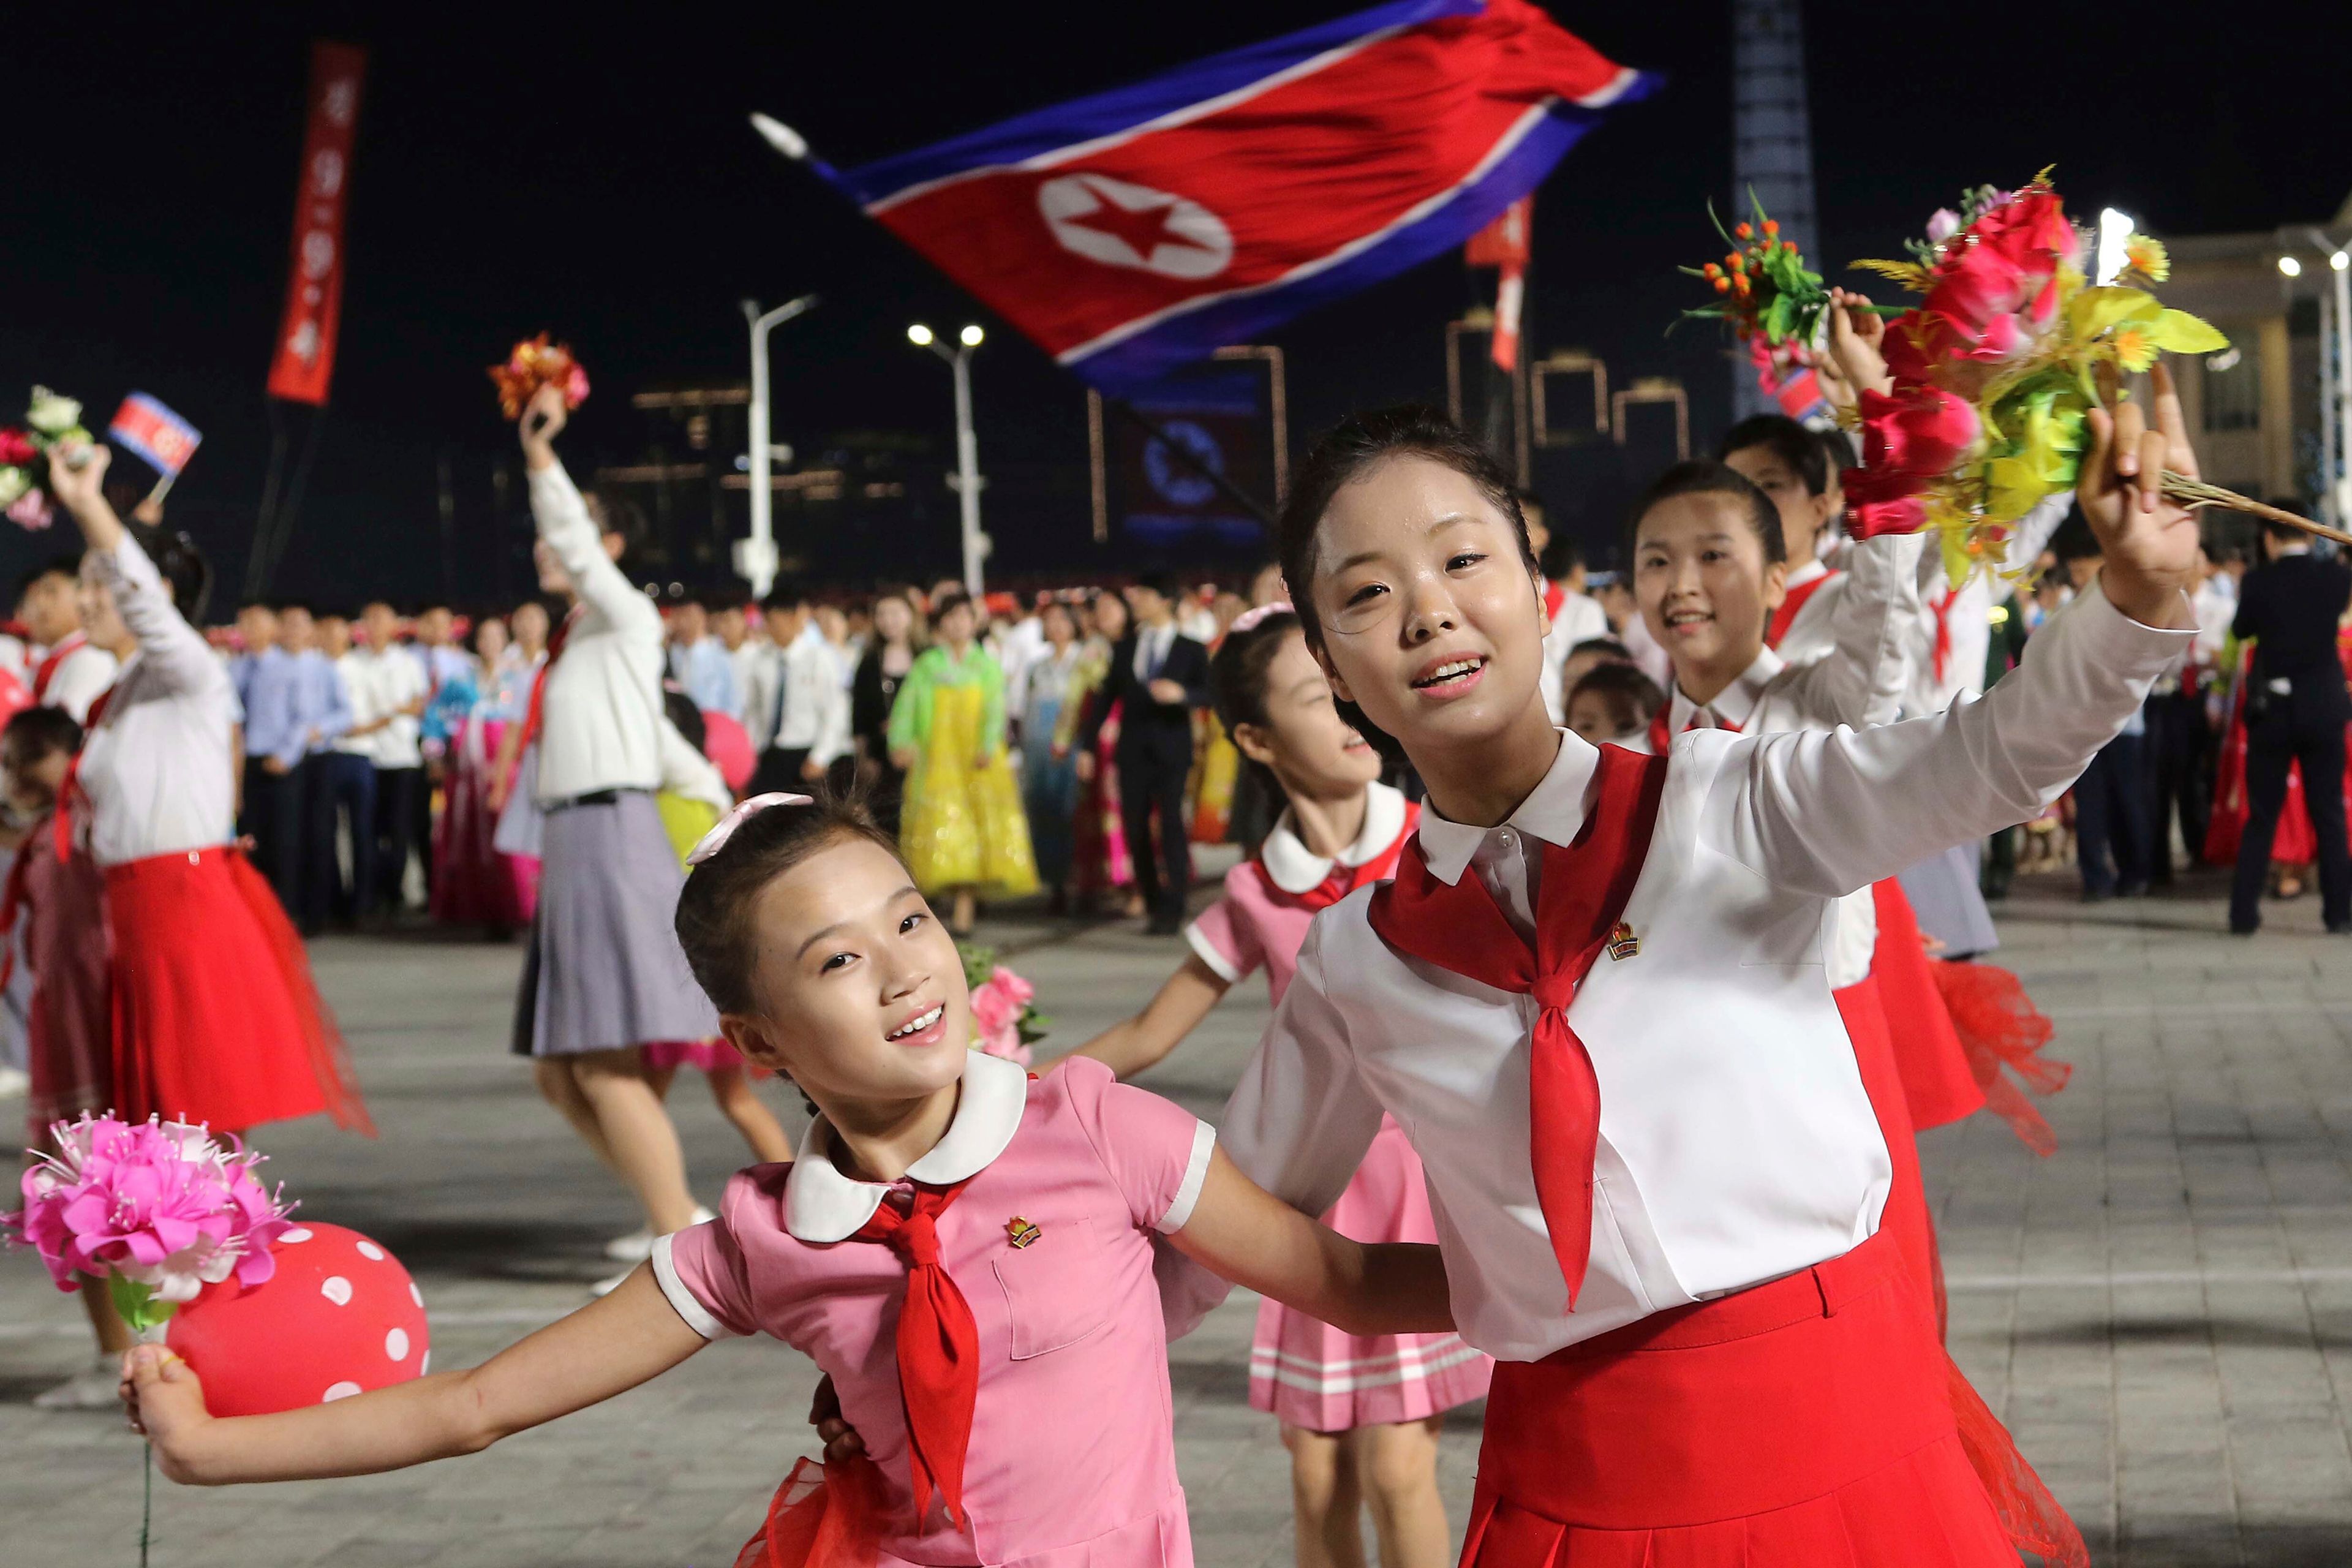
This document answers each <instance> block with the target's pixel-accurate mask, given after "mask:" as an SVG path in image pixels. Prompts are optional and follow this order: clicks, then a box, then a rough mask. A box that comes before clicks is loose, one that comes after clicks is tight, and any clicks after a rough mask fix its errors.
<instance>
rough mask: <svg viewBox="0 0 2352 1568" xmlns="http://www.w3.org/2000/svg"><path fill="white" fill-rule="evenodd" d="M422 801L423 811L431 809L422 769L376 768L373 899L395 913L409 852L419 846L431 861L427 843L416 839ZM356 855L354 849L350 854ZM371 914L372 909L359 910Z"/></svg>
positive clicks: (398, 905) (399, 902)
mask: <svg viewBox="0 0 2352 1568" xmlns="http://www.w3.org/2000/svg"><path fill="white" fill-rule="evenodd" d="M419 796H424V797H425V809H426V810H427V811H428V812H429V811H430V810H431V809H432V798H431V796H430V795H427V794H426V791H425V770H424V769H423V768H378V769H376V771H375V831H374V832H373V834H372V835H371V836H370V847H372V848H373V850H374V851H375V857H376V860H375V899H376V902H377V903H378V904H379V905H382V906H383V907H385V908H389V909H394V910H397V909H399V908H400V907H401V889H402V887H403V885H404V883H405V882H406V881H407V880H408V857H409V854H410V852H411V851H412V850H415V849H417V848H419V847H422V848H423V849H424V851H425V861H426V863H427V864H428V865H429V864H430V863H431V861H432V859H433V845H432V842H431V840H430V839H429V838H428V839H425V840H424V841H422V843H421V844H420V841H419V840H418V838H417V837H416V802H417V799H418V797H419ZM357 852H358V850H357V847H356V846H354V847H353V853H354V854H356V853H357ZM373 912H374V911H373V910H362V913H369V914H373Z"/></svg>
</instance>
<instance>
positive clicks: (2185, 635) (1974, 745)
mask: <svg viewBox="0 0 2352 1568" xmlns="http://www.w3.org/2000/svg"><path fill="white" fill-rule="evenodd" d="M2195 636H2196V633H2195V631H2194V629H2193V628H2191V629H2188V630H2178V631H2170V630H2168V631H2159V630H2157V629H2156V628H2154V627H2151V626H2142V625H2140V624H2139V623H2138V622H2137V621H2134V620H2132V619H2130V618H2129V617H2127V616H2125V615H2124V614H2123V612H2122V611H2120V610H2118V609H2116V607H2115V605H2113V604H2112V603H2111V602H2110V601H2109V600H2108V598H2107V596H2106V595H2105V593H2103V592H2096V591H2094V592H2091V593H2086V594H2084V595H2081V596H2080V597H2079V598H2077V599H2076V600H2075V601H2074V603H2073V604H2072V605H2069V606H2068V607H2067V609H2066V611H2065V612H2064V613H2063V614H2062V615H2059V616H2053V618H2052V619H2051V620H2050V621H2049V622H2048V623H2047V624H2045V625H2044V626H2042V629H2041V630H2040V631H2039V632H2036V633H2035V634H2034V636H2033V638H2032V641H2031V642H2029V643H2028V644H2027V645H2026V648H2025V658H2024V660H2023V662H2022V663H2021V664H2020V665H2019V667H2018V669H2017V671H2016V673H2015V674H2013V675H2011V677H2010V678H2009V679H2006V680H2004V681H2002V682H2000V684H1999V685H1998V686H1996V687H1994V688H1993V689H1992V690H1991V691H1990V692H1988V693H1986V694H1985V695H1984V696H1983V697H1981V698H1979V699H1977V700H1974V701H1971V702H1961V703H1957V704H1955V705H1954V706H1952V707H1951V708H1949V709H1948V710H1945V711H1944V712H1941V713H1937V714H1934V715H1931V716H1929V717H1927V718H1924V719H1913V720H1908V721H1905V722H1903V723H1899V724H1886V725H1882V726H1879V727H1877V728H1875V729H1868V730H1839V731H1832V732H1828V733H1823V732H1819V731H1784V732H1782V733H1779V734H1773V735H1756V736H1744V737H1740V738H1738V739H1736V740H1731V741H1729V742H1725V741H1724V740H1722V739H1719V738H1718V737H1720V736H1722V735H1723V734H1724V732H1723V731H1692V732H1690V733H1689V734H1687V735H1685V736H1683V737H1680V738H1678V739H1677V740H1676V742H1675V753H1676V756H1677V758H1678V759H1680V758H1683V757H1684V756H1685V754H1686V753H1695V754H1692V755H1691V756H1690V760H1691V761H1693V762H1696V763H1699V765H1701V766H1705V765H1706V752H1708V751H1714V752H1716V753H1717V768H1718V770H1719V771H1718V772H1717V774H1716V776H1715V779H1714V781H1713V783H1712V784H1711V785H1709V786H1708V789H1707V794H1706V805H1705V806H1704V807H1703V810H1704V812H1705V818H1704V820H1703V822H1702V824H1701V826H1700V835H1701V837H1702V840H1703V841H1704V842H1705V843H1706V845H1707V847H1709V848H1712V849H1715V850H1717V851H1719V852H1721V853H1723V854H1726V855H1728V856H1730V857H1731V858H1734V859H1736V860H1738V861H1739V862H1740V863H1741V864H1742V865H1745V866H1747V867H1748V868H1750V869H1752V870H1754V871H1756V872H1757V873H1758V874H1759V875H1761V876H1763V877H1764V878H1766V879H1769V880H1770V881H1772V882H1774V883H1776V884H1778V885H1780V886H1782V887H1786V888H1790V889H1796V890H1798V891H1801V892H1808V893H1812V894H1816V895H1819V896H1822V897H1834V896H1837V895H1841V894H1844V893H1850V892H1852V891H1853V890H1854V889H1857V888H1863V887H1867V886H1868V885H1869V884H1870V883H1872V882H1874V881H1877V880H1878V879H1881V878H1883V877H1891V876H1893V875H1895V872H1897V871H1899V870H1901V869H1902V868H1904V867H1906V866H1908V865H1910V864H1912V863H1913V862H1915V861H1916V860H1919V859H1922V858H1926V857H1927V856H1928V855H1930V854H1932V853H1935V852H1936V851H1937V850H1941V849H1944V848H1948V847H1950V846H1952V845H1954V844H1960V843H1965V842H1967V841H1968V840H1969V839H1971V838H1980V837H1984V836H1985V835H1986V834H1989V833H1992V832H1995V831H1997V830H1999V829H2000V828H2003V827H2008V826H2013V825H2015V824H2017V823H2020V822H2023V821H2026V820H2027V819H2029V818H2031V817H2032V816H2035V815H2037V814H2038V813H2040V812H2041V811H2042V808H2043V807H2044V806H2046V805H2049V804H2050V802H2052V801H2053V800H2055V799H2056V798H2057V797H2058V796H2059V795H2060V794H2061V793H2063V791H2064V790H2065V789H2066V787H2067V786H2068V785H2069V784H2073V783H2074V780H2075V779H2076V778H2077V777H2079V776H2080V775H2081V773H2082V772H2083V770H2084V768H2085V767H2086V766H2088V765H2089V763H2090V760H2091V758H2092V757H2093V756H2095V754H2096V753H2097V752H2098V751H2099V749H2100V748H2101V747H2102V746H2105V744H2106V743H2107V742H2109V741H2111V740H2113V739H2114V738H2115V737H2116V735H2117V734H2118V733H2120V732H2121V731H2122V730H2123V727H2124V725H2125V724H2126V722H2127V721H2129V720H2130V718H2131V716H2132V715H2133V714H2134V713H2136V712H2137V711H2138V710H2139V705H2140V703H2141V702H2142V701H2143V700H2146V698H2147V690H2148V688H2149V686H2150V685H2152V684H2153V683H2154V682H2155V680H2156V679H2157V677H2158V676H2159V675H2161V674H2162V673H2163V672H2164V670H2165V669H2166V668H2167V667H2168V666H2169V665H2170V664H2171V663H2172V661H2173V660H2174V659H2176V658H2179V653H2180V650H2181V648H2182V647H2185V646H2186V645H2187V644H2188V643H2189V640H2191V639H2192V638H2193V637H2195Z"/></svg>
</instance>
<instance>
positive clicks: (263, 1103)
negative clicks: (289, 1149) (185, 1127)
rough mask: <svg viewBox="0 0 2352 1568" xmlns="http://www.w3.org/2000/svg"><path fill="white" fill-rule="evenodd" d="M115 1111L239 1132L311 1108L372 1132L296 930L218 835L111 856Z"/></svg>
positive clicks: (108, 900)
mask: <svg viewBox="0 0 2352 1568" xmlns="http://www.w3.org/2000/svg"><path fill="white" fill-rule="evenodd" d="M106 917H107V925H108V928H109V931H110V935H111V938H112V942H111V945H112V948H113V956H114V974H113V982H114V984H113V1015H114V1092H115V1096H116V1100H115V1110H116V1112H117V1113H118V1114H119V1115H121V1116H122V1117H124V1118H126V1119H127V1120H131V1121H141V1120H143V1119H145V1118H146V1117H148V1116H150V1115H161V1116H163V1117H165V1118H167V1119H171V1118H176V1119H179V1120H183V1121H201V1122H205V1123H206V1124H207V1125H209V1126H211V1127H212V1128H214V1129H215V1131H224V1132H242V1131H245V1130H246V1129H247V1128H251V1127H257V1126H259V1125H261V1124H262V1123H264V1122H268V1121H289V1120H291V1119H292V1118H294V1117H298V1116H310V1115H313V1114H315V1113H317V1112H319V1111H322V1110H323V1111H326V1112H329V1113H330V1114H331V1115H332V1116H333V1117H334V1118H335V1120H336V1121H338V1122H339V1123H341V1125H343V1126H345V1127H349V1128H354V1129H356V1130H359V1131H366V1132H371V1133H372V1132H373V1131H374V1128H373V1125H372V1124H371V1123H370V1122H369V1121H368V1114H367V1108H366V1106H365V1105H364V1104H363V1103H362V1100H361V1099H360V1091H359V1086H358V1084H357V1082H356V1081H354V1080H353V1079H352V1072H351V1061H350V1058H349V1056H348V1055H347V1054H346V1052H345V1050H344V1047H343V1039H342V1036H341V1032H340V1031H338V1030H337V1029H336V1027H335V1020H334V1016H333V1015H331V1013H329V1012H328V1011H327V1007H326V1004H325V1003H324V1002H322V1001H321V1000H320V997H319V992H318V987H317V986H316V985H315V984H312V982H311V979H310V957H309V955H308V954H307V953H305V952H304V951H303V948H302V939H301V938H300V937H299V936H298V935H296V934H295V931H294V928H293V926H292V925H291V924H289V922H288V921H287V919H286V914H285V911H284V910H282V909H280V908H279V907H278V900H277V898H276V897H275V896H274V895H273V894H272V893H271V892H270V890H269V884H268V883H267V882H265V881H264V880H262V878H261V875H260V873H259V872H257V871H256V870H255V869H254V868H253V867H252V865H251V864H250V863H249V862H248V861H247V859H246V858H245V857H244V856H243V855H240V854H238V853H237V852H236V850H234V849H232V848H229V847H226V846H215V847H210V848H205V849H190V850H185V851H183V852H180V853H177V854H172V855H157V856H153V857H152V858H148V859H144V860H132V861H128V862H126V863H124V864H122V865H120V866H110V867H108V868H106Z"/></svg>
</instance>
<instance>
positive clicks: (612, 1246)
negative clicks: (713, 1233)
mask: <svg viewBox="0 0 2352 1568" xmlns="http://www.w3.org/2000/svg"><path fill="white" fill-rule="evenodd" d="M718 1217H719V1216H718V1215H715V1214H713V1213H711V1212H710V1211H709V1209H707V1208H704V1207H703V1206H702V1205H700V1204H697V1205H694V1217H693V1218H692V1219H690V1220H688V1221H687V1224H688V1225H703V1224H707V1223H708V1222H709V1221H711V1220H714V1219H717V1218H718ZM653 1255H654V1231H653V1226H649V1225H641V1226H638V1227H637V1228H636V1229H635V1230H633V1231H631V1232H629V1234H628V1235H626V1236H616V1237H614V1238H613V1239H612V1240H610V1241H608V1242H606V1243H605V1244H604V1256H605V1257H607V1258H611V1259H612V1260H613V1261H614V1262H615V1263H643V1262H644V1261H645V1260H646V1258H651V1257H652V1256H653ZM597 1294H598V1295H600V1296H601V1295H603V1294H604V1291H601V1290H600V1291H598V1292H597Z"/></svg>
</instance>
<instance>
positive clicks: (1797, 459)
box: [1715, 414, 1830, 495]
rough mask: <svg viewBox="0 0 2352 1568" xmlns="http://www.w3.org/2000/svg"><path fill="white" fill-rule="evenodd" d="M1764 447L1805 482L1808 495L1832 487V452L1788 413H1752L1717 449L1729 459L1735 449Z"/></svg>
mask: <svg viewBox="0 0 2352 1568" xmlns="http://www.w3.org/2000/svg"><path fill="white" fill-rule="evenodd" d="M1751 447H1762V448H1763V449H1764V450H1766V451H1768V452H1769V453H1771V454H1772V455H1773V456H1774V457H1776V458H1780V461H1781V462H1782V463H1783V464H1784V465H1786V466H1787V468H1788V469H1789V471H1790V473H1792V474H1794V475H1796V476H1797V477H1798V478H1799V479H1802V480H1804V481H1805V491H1806V493H1807V494H1808V495H1822V494H1825V493H1827V492H1828V490H1829V488H1830V455H1829V452H1828V449H1827V448H1825V447H1823V446H1822V438H1821V437H1819V436H1817V435H1815V434H1814V433H1813V432H1812V431H1811V430H1808V429H1806V428H1805V427H1804V426H1802V425H1800V424H1798V423H1797V422H1796V421H1795V420H1793V419H1791V418H1790V417H1789V416H1787V415H1785V414H1751V415H1749V416H1748V417H1747V418H1745V419H1742V420H1741V421H1740V422H1739V423H1738V424H1737V425H1734V426H1732V427H1731V432H1730V434H1728V435H1727V436H1726V437H1724V438H1723V445H1721V446H1720V447H1717V448H1716V449H1715V455H1716V457H1717V458H1719V459H1724V460H1728V459H1729V458H1730V457H1731V454H1732V453H1734V452H1745V451H1748V449H1750V448H1751Z"/></svg>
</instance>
